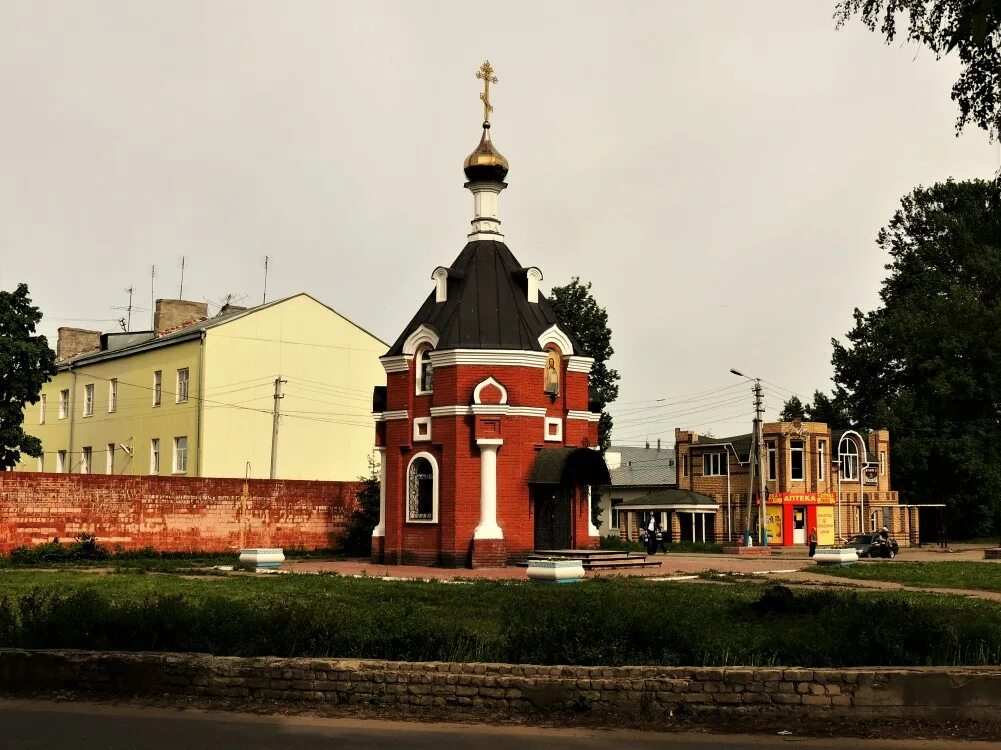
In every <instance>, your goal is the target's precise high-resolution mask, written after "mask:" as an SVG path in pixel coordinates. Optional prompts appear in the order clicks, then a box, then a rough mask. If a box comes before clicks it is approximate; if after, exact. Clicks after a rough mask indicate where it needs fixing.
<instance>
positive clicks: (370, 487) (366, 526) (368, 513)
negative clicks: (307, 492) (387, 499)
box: [341, 459, 380, 557]
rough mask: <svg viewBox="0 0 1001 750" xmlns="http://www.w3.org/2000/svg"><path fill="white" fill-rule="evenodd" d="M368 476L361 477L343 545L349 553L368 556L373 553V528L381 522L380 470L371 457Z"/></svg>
mask: <svg viewBox="0 0 1001 750" xmlns="http://www.w3.org/2000/svg"><path fill="white" fill-rule="evenodd" d="M368 468H369V472H368V476H367V477H361V482H362V488H361V490H359V492H358V494H357V495H356V496H355V497H356V498H357V499H358V505H357V506H356V507H355V509H354V510H353V511H352V512H351V515H350V516H348V522H347V523H346V524H345V527H344V533H343V534H342V536H341V547H342V548H343V550H344V552H345V553H346V554H348V555H354V556H357V557H368V556H369V555H370V554H371V553H372V530H373V529H375V527H376V525H377V524H378V523H379V493H380V489H379V472H378V469H377V467H376V465H375V461H374V460H372V459H369V467H368Z"/></svg>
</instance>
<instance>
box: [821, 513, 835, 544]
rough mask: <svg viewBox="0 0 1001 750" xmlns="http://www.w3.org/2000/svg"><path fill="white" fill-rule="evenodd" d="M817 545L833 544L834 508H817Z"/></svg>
mask: <svg viewBox="0 0 1001 750" xmlns="http://www.w3.org/2000/svg"><path fill="white" fill-rule="evenodd" d="M817 543H818V544H823V545H833V544H834V507H833V506H830V505H828V506H824V507H822V508H817Z"/></svg>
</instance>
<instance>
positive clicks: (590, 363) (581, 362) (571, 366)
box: [567, 355, 594, 374]
mask: <svg viewBox="0 0 1001 750" xmlns="http://www.w3.org/2000/svg"><path fill="white" fill-rule="evenodd" d="M592 367H594V357H580V356H577V355H574V356H572V357H567V372H586V373H588V374H590V373H591V368H592Z"/></svg>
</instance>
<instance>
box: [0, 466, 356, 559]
mask: <svg viewBox="0 0 1001 750" xmlns="http://www.w3.org/2000/svg"><path fill="white" fill-rule="evenodd" d="M360 487H361V485H360V484H359V483H357V482H311V481H284V480H280V481H274V482H272V481H269V480H260V479H251V480H249V481H244V480H243V479H188V478H183V477H125V476H104V475H96V474H83V475H81V474H29V473H22V472H17V473H15V472H0V553H8V552H10V550H11V549H13V548H14V547H17V546H20V545H32V544H39V543H42V542H46V541H50V540H51V539H52V538H53V537H58V538H59V539H62V540H69V539H73V538H74V537H76V536H77V535H79V534H81V533H87V534H93V535H94V536H96V537H97V538H98V540H99V541H100V542H102V543H104V544H106V545H108V546H112V547H113V546H114V545H117V544H120V545H122V547H124V548H125V549H140V548H142V547H147V546H149V547H155V548H156V549H157V550H160V551H163V552H168V551H169V552H178V551H206V552H210V551H212V552H215V551H229V550H238V549H241V548H246V547H285V548H292V547H305V548H307V549H322V548H328V547H334V546H336V545H337V543H338V537H339V535H340V532H341V530H342V529H343V527H344V524H345V522H346V520H347V517H348V515H349V514H350V512H351V510H352V509H353V508H354V506H355V503H356V502H357V501H356V499H355V494H356V493H357V492H358V490H359V489H360Z"/></svg>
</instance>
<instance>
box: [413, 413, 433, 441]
mask: <svg viewBox="0 0 1001 750" xmlns="http://www.w3.org/2000/svg"><path fill="white" fill-rule="evenodd" d="M430 441H431V417H414V442H415V443H428V442H430Z"/></svg>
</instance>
